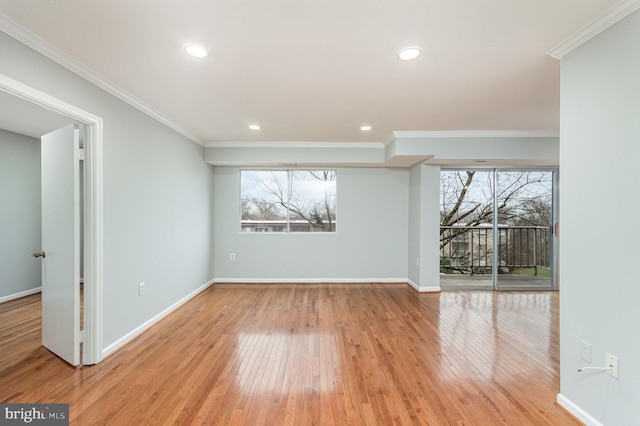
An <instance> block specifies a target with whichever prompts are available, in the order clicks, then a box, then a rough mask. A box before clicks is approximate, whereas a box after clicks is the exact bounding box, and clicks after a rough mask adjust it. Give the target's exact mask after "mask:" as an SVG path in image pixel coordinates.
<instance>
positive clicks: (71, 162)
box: [41, 124, 80, 365]
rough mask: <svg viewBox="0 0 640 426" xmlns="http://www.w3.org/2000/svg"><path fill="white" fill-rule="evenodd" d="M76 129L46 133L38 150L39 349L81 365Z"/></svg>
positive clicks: (78, 184)
mask: <svg viewBox="0 0 640 426" xmlns="http://www.w3.org/2000/svg"><path fill="white" fill-rule="evenodd" d="M79 144H80V131H79V129H78V128H77V125H73V124H72V125H69V126H66V127H63V128H62V129H59V130H56V131H54V132H51V133H49V134H47V135H44V136H43V137H42V140H41V152H42V251H43V252H44V257H43V258H42V345H43V346H44V347H46V348H47V349H49V350H50V351H51V352H53V353H54V354H56V355H58V356H59V357H60V358H62V359H64V360H65V361H67V362H68V363H69V364H71V365H78V364H80V213H79V212H80V167H79V164H80V145H79Z"/></svg>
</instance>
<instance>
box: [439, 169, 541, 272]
mask: <svg viewBox="0 0 640 426" xmlns="http://www.w3.org/2000/svg"><path fill="white" fill-rule="evenodd" d="M549 176H550V174H549V173H547V172H539V171H520V172H501V173H499V174H498V179H499V180H498V182H495V184H494V182H493V178H494V174H493V172H482V171H473V170H471V171H445V172H443V173H442V174H441V191H440V192H441V194H440V197H441V199H440V224H441V228H440V249H441V250H445V248H446V251H448V253H449V254H448V256H444V257H443V259H442V262H444V263H445V264H446V265H444V264H443V266H445V267H446V269H448V270H457V268H458V266H457V264H459V265H461V266H460V267H459V268H458V269H459V270H460V271H463V270H466V269H467V266H466V265H467V260H468V259H466V256H469V255H470V253H468V251H467V250H466V249H465V250H463V249H462V248H463V247H466V243H465V239H468V238H475V239H476V241H478V240H479V239H481V238H483V236H484V239H485V240H486V239H487V235H488V234H487V229H483V228H482V227H479V228H478V226H479V225H482V224H492V223H493V214H494V209H495V208H496V207H497V213H498V214H497V216H498V223H499V224H501V225H510V226H550V224H551V201H550V200H551V182H550V179H549ZM494 188H495V194H494ZM494 195H495V198H496V200H497V203H496V204H495V205H494ZM470 233H473V236H472V235H471V234H470ZM485 243H486V241H485ZM477 244H479V243H477ZM463 251H464V253H463ZM491 252H492V249H491V247H486V249H485V250H484V255H485V256H487V258H490V257H491ZM443 253H444V251H443Z"/></svg>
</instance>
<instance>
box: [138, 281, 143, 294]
mask: <svg viewBox="0 0 640 426" xmlns="http://www.w3.org/2000/svg"><path fill="white" fill-rule="evenodd" d="M143 294H144V283H140V284H138V295H139V296H142V295H143Z"/></svg>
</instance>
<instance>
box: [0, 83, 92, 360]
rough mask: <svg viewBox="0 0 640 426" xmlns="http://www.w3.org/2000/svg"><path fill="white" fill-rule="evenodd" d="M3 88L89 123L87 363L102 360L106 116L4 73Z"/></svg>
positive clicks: (15, 94) (87, 136) (86, 277)
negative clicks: (103, 120) (104, 130)
mask: <svg viewBox="0 0 640 426" xmlns="http://www.w3.org/2000/svg"><path fill="white" fill-rule="evenodd" d="M0 91H3V92H6V93H9V94H11V95H14V96H16V97H18V98H20V99H23V100H26V101H28V102H31V103H33V104H35V105H39V106H41V107H43V108H45V109H48V110H50V111H53V112H55V113H57V114H60V115H62V116H65V117H68V118H70V119H72V120H73V121H75V122H77V123H82V124H84V125H85V126H86V140H85V160H84V168H85V186H84V190H85V222H84V226H85V243H86V244H85V259H84V262H85V268H84V275H85V276H84V312H85V314H84V331H85V332H84V346H83V351H82V352H83V356H82V363H83V364H86V365H88V364H97V363H99V362H100V361H102V339H103V312H102V294H103V291H102V286H103V165H102V145H103V122H102V118H100V117H98V116H95V115H93V114H91V113H89V112H86V111H84V110H82V109H80V108H77V107H75V106H73V105H71V104H68V103H66V102H64V101H62V100H60V99H57V98H55V97H53V96H50V95H48V94H46V93H44V92H41V91H39V90H37V89H34V88H33V87H30V86H27V85H26V84H23V83H21V82H19V81H17V80H13V79H11V78H9V77H7V76H5V75H2V74H0Z"/></svg>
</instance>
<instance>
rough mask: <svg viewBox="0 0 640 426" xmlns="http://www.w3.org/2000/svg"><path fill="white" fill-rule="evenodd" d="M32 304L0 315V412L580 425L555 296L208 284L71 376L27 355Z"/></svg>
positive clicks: (77, 418) (33, 338)
mask: <svg viewBox="0 0 640 426" xmlns="http://www.w3.org/2000/svg"><path fill="white" fill-rule="evenodd" d="M39 309H40V300H39V296H30V297H27V298H24V299H20V300H18V301H13V302H9V303H5V304H3V305H0V402H5V403H6V402H16V403H18V402H20V403H35V402H43V403H47V402H48V403H54V402H59V403H69V404H70V417H71V424H77V425H90V424H109V425H141V424H149V425H162V424H167V425H198V424H210V425H218V424H241V425H262V424H264V425H281V424H290V425H310V424H317V425H331V424H337V425H338V424H339V425H349V424H352V425H375V424H378V425H391V424H425V425H427V424H430V425H448V424H452V425H494V424H507V425H575V424H580V423H579V422H578V421H577V420H575V419H574V418H573V417H572V416H570V415H569V414H568V413H566V412H565V411H564V410H563V409H562V408H560V407H559V406H558V405H557V404H556V403H555V398H556V394H557V393H558V391H559V379H558V294H557V293H554V292H537V293H515V292H514V293H507V292H503V293H493V292H442V293H434V294H418V293H417V292H415V291H413V290H412V289H410V288H409V287H407V286H406V285H399V284H344V285H342V284H299V285H285V284H283V285H242V284H236V285H231V284H228V285H221V284H218V285H216V286H215V287H212V288H210V289H208V290H206V291H204V292H203V293H202V294H201V295H199V296H197V297H196V298H195V299H194V300H192V301H190V302H189V303H187V304H185V305H184V306H183V307H182V308H181V309H180V310H179V311H177V312H174V313H173V314H171V315H170V316H169V317H168V318H166V319H165V320H163V321H162V322H161V323H159V324H158V325H156V326H154V327H153V328H151V329H150V330H149V331H147V332H146V333H144V334H143V335H142V336H141V337H139V338H138V339H136V340H135V341H134V342H132V343H130V344H128V345H127V346H125V347H124V348H123V349H121V350H119V351H118V352H116V353H115V354H113V355H111V356H110V357H108V358H106V359H105V360H104V361H103V362H102V363H101V364H99V365H95V366H88V367H82V368H72V367H70V366H68V365H67V364H65V363H64V362H63V361H61V360H59V359H58V358H56V357H55V356H53V355H52V354H50V353H49V352H48V351H47V350H46V349H44V348H42V347H41V346H40V319H39Z"/></svg>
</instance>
